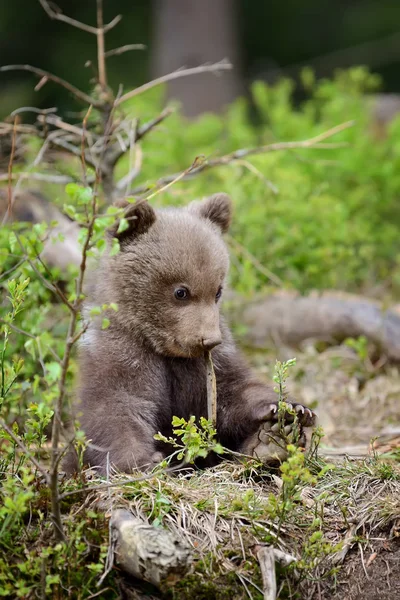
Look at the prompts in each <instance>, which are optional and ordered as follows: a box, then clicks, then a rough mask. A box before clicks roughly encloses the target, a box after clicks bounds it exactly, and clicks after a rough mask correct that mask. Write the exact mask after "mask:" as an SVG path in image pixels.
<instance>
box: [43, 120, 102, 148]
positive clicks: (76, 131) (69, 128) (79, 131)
mask: <svg viewBox="0 0 400 600" xmlns="http://www.w3.org/2000/svg"><path fill="white" fill-rule="evenodd" d="M38 121H39V122H40V123H49V124H50V125H54V126H55V127H58V128H59V129H63V130H65V131H68V132H69V133H74V134H75V135H77V136H79V137H81V136H82V135H85V136H86V137H87V139H88V141H89V143H90V144H93V137H97V136H96V134H93V133H92V132H90V131H87V130H84V129H82V128H81V127H77V126H76V125H71V124H70V123H67V122H66V121H63V120H62V119H61V118H60V117H57V116H56V115H48V116H47V115H46V116H40V117H39V118H38Z"/></svg>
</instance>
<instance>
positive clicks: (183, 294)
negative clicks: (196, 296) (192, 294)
mask: <svg viewBox="0 0 400 600" xmlns="http://www.w3.org/2000/svg"><path fill="white" fill-rule="evenodd" d="M174 296H175V298H176V299H177V300H186V299H187V298H189V290H187V289H186V288H184V287H180V288H177V289H176V290H175V292H174Z"/></svg>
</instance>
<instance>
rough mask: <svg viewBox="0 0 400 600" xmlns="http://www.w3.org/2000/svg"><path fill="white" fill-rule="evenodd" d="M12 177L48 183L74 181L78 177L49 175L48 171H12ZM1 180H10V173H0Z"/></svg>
mask: <svg viewBox="0 0 400 600" xmlns="http://www.w3.org/2000/svg"><path fill="white" fill-rule="evenodd" d="M11 178H12V179H13V180H14V179H19V178H21V179H33V180H34V181H46V182H47V183H60V184H63V185H64V184H67V183H74V182H75V181H76V179H75V178H74V177H69V176H68V175H47V174H46V173H28V172H26V171H23V172H22V173H21V172H19V173H12V175H11ZM0 181H8V175H7V174H6V175H0Z"/></svg>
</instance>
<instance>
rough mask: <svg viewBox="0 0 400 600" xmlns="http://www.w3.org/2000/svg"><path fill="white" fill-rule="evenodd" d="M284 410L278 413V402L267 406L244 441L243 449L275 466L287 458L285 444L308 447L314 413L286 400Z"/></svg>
mask: <svg viewBox="0 0 400 600" xmlns="http://www.w3.org/2000/svg"><path fill="white" fill-rule="evenodd" d="M286 408H287V412H285V414H284V415H281V416H279V410H278V404H269V405H268V406H267V407H266V410H265V415H264V420H263V422H262V423H261V425H260V427H259V429H258V431H256V432H255V433H254V434H253V435H252V436H251V437H250V438H249V439H248V440H247V441H246V443H245V444H244V446H243V448H242V452H243V453H244V454H247V455H250V456H254V458H257V459H259V460H261V461H262V462H263V463H264V464H266V465H275V464H277V463H281V462H283V461H285V460H286V459H287V457H288V452H287V446H288V444H294V445H295V446H298V447H299V448H304V449H307V447H308V445H309V443H310V440H311V433H312V427H313V426H314V425H315V424H316V420H317V416H316V414H315V413H314V412H313V411H312V410H310V409H309V408H307V407H305V406H303V405H302V404H292V403H289V402H287V403H286Z"/></svg>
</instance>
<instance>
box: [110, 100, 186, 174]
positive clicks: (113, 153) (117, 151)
mask: <svg viewBox="0 0 400 600" xmlns="http://www.w3.org/2000/svg"><path fill="white" fill-rule="evenodd" d="M173 112H174V110H173V109H172V108H166V109H164V110H163V111H162V112H161V113H160V114H159V115H158V116H157V117H156V118H155V119H152V120H151V121H148V122H147V123H144V124H143V125H142V126H141V127H138V128H137V129H136V135H135V137H134V139H133V142H134V143H136V142H138V141H139V140H141V139H142V138H143V137H144V136H145V135H147V134H148V133H149V131H151V130H152V129H154V127H156V126H157V125H159V124H160V123H161V122H162V121H164V120H165V119H166V118H167V117H169V116H170V115H172V113H173ZM129 148H130V141H129V143H128V145H127V147H125V148H123V147H122V146H121V144H120V143H118V144H114V145H113V146H111V147H110V148H109V149H108V151H107V154H106V162H107V163H108V164H110V165H112V166H114V165H116V163H117V162H118V160H119V159H120V158H121V156H123V155H124V154H125V153H126V151H127V150H128V149H129Z"/></svg>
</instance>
